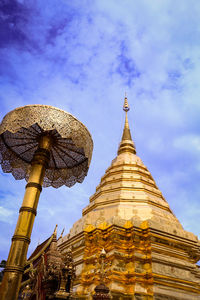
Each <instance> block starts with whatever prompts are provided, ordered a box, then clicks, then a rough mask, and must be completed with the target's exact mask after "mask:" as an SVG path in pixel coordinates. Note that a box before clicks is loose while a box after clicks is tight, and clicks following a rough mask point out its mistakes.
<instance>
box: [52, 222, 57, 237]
mask: <svg viewBox="0 0 200 300" xmlns="http://www.w3.org/2000/svg"><path fill="white" fill-rule="evenodd" d="M57 229H58V224H56V226H55V229H54V232H53V235H55V236H56V235H57Z"/></svg>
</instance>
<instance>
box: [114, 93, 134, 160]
mask: <svg viewBox="0 0 200 300" xmlns="http://www.w3.org/2000/svg"><path fill="white" fill-rule="evenodd" d="M123 110H124V111H125V112H126V118H125V124H124V130H123V135H122V140H121V143H120V146H119V149H118V154H121V153H122V152H131V153H134V154H135V153H136V150H135V145H134V143H133V141H132V138H131V132H130V128H129V124H128V116H127V112H128V111H129V110H130V107H129V104H128V99H127V96H126V93H125V98H124V105H123Z"/></svg>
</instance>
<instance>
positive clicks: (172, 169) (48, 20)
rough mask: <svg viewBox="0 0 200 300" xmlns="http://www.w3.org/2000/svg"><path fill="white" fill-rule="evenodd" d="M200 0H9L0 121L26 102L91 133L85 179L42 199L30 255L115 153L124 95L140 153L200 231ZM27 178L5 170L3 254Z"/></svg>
mask: <svg viewBox="0 0 200 300" xmlns="http://www.w3.org/2000/svg"><path fill="white" fill-rule="evenodd" d="M199 15H200V3H199V1H196V0H190V1H187V0H181V1H180V0H179V1H176V0H175V1H167V0H162V1H161V0H159V1H158V0H154V1H149V0H146V1H145V0H135V1H132V0H107V1H105V0H93V1H91V0H87V1H86V0H85V1H84V0H73V1H67V0H59V1H58V0H50V1H42V0H36V1H35V0H34V1H33V0H27V1H26V0H24V1H23V0H18V1H17V0H2V1H1V3H0V105H1V110H0V117H1V119H2V118H3V116H4V115H5V114H6V113H7V112H9V111H10V110H12V109H14V108H16V107H19V106H23V105H26V104H37V103H38V104H48V105H53V106H56V107H59V108H61V109H63V110H66V111H68V112H70V113H72V114H73V115H75V116H76V117H77V118H78V119H79V120H80V121H82V122H83V123H84V124H85V125H86V126H87V128H88V129H89V131H90V132H91V134H92V137H93V141H94V152H93V158H92V163H91V165H90V169H89V172H88V176H87V177H86V179H85V181H84V182H83V183H82V184H76V185H75V186H73V187H72V188H70V189H69V188H67V187H62V188H60V189H57V190H56V189H53V188H46V189H43V192H42V194H41V197H40V202H39V207H38V214H37V217H36V220H35V224H34V229H33V234H32V242H31V245H30V249H29V253H30V252H31V251H33V249H34V248H35V247H36V246H37V244H38V242H42V241H43V240H44V239H46V238H47V237H48V236H49V235H50V234H51V233H52V232H53V230H54V227H55V225H56V224H58V226H59V227H58V232H59V233H60V232H61V231H62V229H63V227H65V233H67V232H68V231H69V229H70V227H71V226H72V224H73V223H74V222H75V221H76V220H77V219H79V218H80V217H81V210H82V208H84V207H85V206H86V205H87V204H88V201H89V197H90V196H91V195H92V194H93V193H94V192H95V187H96V186H97V184H98V183H99V181H100V178H101V176H103V174H104V172H105V170H106V168H107V167H108V166H109V165H110V163H111V161H112V159H113V158H114V157H115V156H116V152H117V148H118V144H119V142H120V139H121V135H122V129H123V124H124V113H123V111H122V105H123V98H124V93H125V91H126V92H127V94H128V100H129V104H130V107H131V110H130V112H129V123H130V127H131V132H132V137H133V140H134V142H135V144H136V148H137V154H138V155H139V156H140V157H141V158H142V160H143V162H144V163H145V165H146V166H147V167H148V169H149V171H150V172H151V173H152V175H153V177H154V179H155V181H156V183H157V184H158V186H159V188H160V190H161V191H162V193H163V195H164V196H165V198H166V200H167V201H168V203H169V204H170V206H171V208H172V210H173V211H174V213H175V214H176V216H177V217H178V219H179V220H180V221H181V223H182V225H183V226H184V228H185V229H186V230H188V231H192V232H194V233H195V234H196V235H198V234H199V231H200V223H199V217H200V201H199V198H200V184H199V182H200V134H199V130H200V121H199V120H200V118H199V115H200V99H199V98H200V84H199V78H200V19H199ZM24 187H25V181H15V180H14V178H13V177H12V175H11V174H4V173H2V172H1V173H0V228H1V234H0V245H1V247H0V260H1V259H6V258H7V254H8V249H9V246H10V240H11V237H12V235H13V232H14V228H15V225H16V221H17V217H18V210H19V208H20V206H21V202H22V198H23V194H24Z"/></svg>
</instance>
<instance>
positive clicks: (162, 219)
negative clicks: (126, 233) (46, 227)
mask: <svg viewBox="0 0 200 300" xmlns="http://www.w3.org/2000/svg"><path fill="white" fill-rule="evenodd" d="M123 109H124V111H125V114H126V115H125V124H124V130H123V135H122V139H121V142H120V145H119V148H118V155H117V157H116V158H115V159H114V160H113V161H112V163H111V166H110V167H109V168H108V169H107V170H106V172H105V174H104V176H103V177H102V178H101V182H100V184H99V185H98V186H97V187H96V192H95V193H94V194H93V195H92V196H91V197H90V204H89V205H88V206H87V207H86V208H85V209H83V218H82V219H81V220H79V221H78V222H76V223H75V224H74V226H73V228H72V230H71V232H70V235H71V234H72V235H74V234H75V232H77V231H79V230H80V231H81V230H84V229H87V227H88V226H89V227H88V229H89V228H92V227H93V226H94V227H99V226H101V227H102V226H109V225H112V224H115V223H116V222H117V223H120V224H121V225H123V224H124V223H126V222H127V221H129V222H131V223H132V224H135V223H136V222H137V223H138V225H139V223H140V224H141V223H142V222H143V221H147V220H148V221H152V222H154V221H155V222H158V223H160V225H161V226H167V225H169V226H170V228H172V227H171V225H172V224H173V229H174V228H176V229H180V230H181V231H182V226H181V224H180V223H179V221H178V220H177V218H176V217H175V216H174V214H173V212H172V211H171V209H170V207H169V205H168V203H167V202H166V200H165V198H164V197H163V195H162V193H161V191H160V190H159V189H158V187H157V185H156V183H155V181H154V179H153V178H152V176H151V174H150V172H149V171H148V169H147V167H146V166H145V165H144V164H143V162H142V160H141V159H140V158H139V157H138V156H137V155H136V148H135V145H134V142H133V140H132V137H131V132H130V128H129V122H128V116H127V114H128V111H129V105H128V100H127V97H125V100H124V106H123ZM169 230H170V229H169Z"/></svg>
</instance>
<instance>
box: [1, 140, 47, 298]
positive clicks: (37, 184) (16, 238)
mask: <svg viewBox="0 0 200 300" xmlns="http://www.w3.org/2000/svg"><path fill="white" fill-rule="evenodd" d="M50 148H51V138H50V137H49V136H48V135H46V136H42V137H41V138H40V141H39V147H38V150H37V151H36V152H35V154H34V157H33V160H32V166H31V172H30V176H29V180H28V183H27V185H26V191H25V194H24V199H23V203H22V206H21V208H20V210H19V217H18V222H17V225H16V228H15V233H14V235H13V238H12V244H11V247H10V252H9V256H8V260H7V263H6V268H5V270H4V272H5V273H4V277H3V281H2V284H1V287H0V299H1V300H17V299H18V294H19V289H20V284H21V280H22V275H23V271H24V264H25V261H26V256H27V251H28V245H29V243H30V237H31V232H32V228H33V223H34V220H35V216H36V210H37V205H38V201H39V196H40V193H41V190H42V184H43V180H44V175H45V169H46V167H47V165H48V163H49V157H50Z"/></svg>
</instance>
